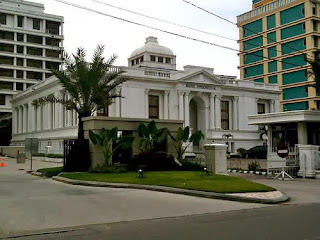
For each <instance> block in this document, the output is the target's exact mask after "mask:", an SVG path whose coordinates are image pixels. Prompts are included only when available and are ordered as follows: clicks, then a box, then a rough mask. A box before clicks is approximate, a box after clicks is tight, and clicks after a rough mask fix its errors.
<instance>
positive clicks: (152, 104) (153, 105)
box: [149, 95, 159, 119]
mask: <svg viewBox="0 0 320 240" xmlns="http://www.w3.org/2000/svg"><path fill="white" fill-rule="evenodd" d="M149 118H150V119H159V96H151V95H150V96H149Z"/></svg>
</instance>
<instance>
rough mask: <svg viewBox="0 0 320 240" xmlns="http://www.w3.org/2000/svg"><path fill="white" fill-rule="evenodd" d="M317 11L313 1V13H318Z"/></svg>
mask: <svg viewBox="0 0 320 240" xmlns="http://www.w3.org/2000/svg"><path fill="white" fill-rule="evenodd" d="M316 13H317V11H316V5H315V4H314V3H312V14H313V15H316Z"/></svg>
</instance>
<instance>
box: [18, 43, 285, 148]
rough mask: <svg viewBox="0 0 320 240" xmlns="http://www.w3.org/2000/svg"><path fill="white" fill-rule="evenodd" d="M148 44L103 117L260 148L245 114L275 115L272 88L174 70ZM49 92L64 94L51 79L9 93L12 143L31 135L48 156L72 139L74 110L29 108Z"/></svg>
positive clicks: (162, 51)
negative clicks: (177, 127)
mask: <svg viewBox="0 0 320 240" xmlns="http://www.w3.org/2000/svg"><path fill="white" fill-rule="evenodd" d="M150 41H152V45H153V46H151V47H145V48H140V49H143V50H142V51H141V50H139V49H138V50H139V51H137V50H136V51H135V52H134V54H133V55H131V57H130V58H129V59H128V61H129V64H128V65H129V67H123V69H124V70H125V71H126V73H125V74H126V75H128V76H130V77H131V80H129V81H127V82H125V83H123V84H122V85H121V86H119V87H118V88H117V91H119V92H120V93H121V95H122V96H123V97H124V98H118V99H115V101H114V103H113V104H112V105H110V106H109V108H108V116H109V117H125V118H160V119H171V120H184V122H185V126H190V127H191V128H192V130H193V131H195V130H202V131H203V132H204V134H205V136H206V142H207V143H212V142H213V141H214V142H215V143H225V142H226V139H224V138H223V137H222V136H223V135H224V134H232V135H233V139H230V145H229V150H230V151H231V152H235V151H236V149H238V148H240V147H244V148H247V149H248V148H250V147H253V146H255V145H262V142H263V141H262V140H261V139H260V134H259V132H258V127H257V126H250V125H248V117H247V116H248V115H253V114H257V113H258V104H259V106H260V111H261V108H262V109H263V110H264V111H265V112H266V113H269V112H277V111H279V88H278V86H277V85H268V84H261V83H254V82H248V81H241V80H236V77H232V76H223V75H216V74H214V70H213V69H212V68H205V67H197V66H185V67H184V70H176V67H175V66H176V65H175V64H176V56H174V55H173V54H172V52H170V51H168V50H167V48H162V47H161V46H160V45H158V44H157V42H156V38H153V37H151V38H148V39H147V41H146V45H150ZM141 56H143V58H141ZM151 56H155V58H151ZM137 59H138V60H137ZM132 61H134V62H132ZM150 66H151V67H150ZM49 94H64V92H63V88H62V86H61V85H60V84H59V82H58V80H57V79H56V78H54V77H50V78H48V79H46V80H45V81H43V82H41V83H38V84H37V85H35V86H33V87H31V88H29V89H27V90H26V91H24V92H22V93H20V94H18V95H15V97H14V99H13V101H12V103H13V107H14V114H13V138H12V145H20V144H23V142H24V139H25V138H26V137H36V138H40V139H41V141H40V142H41V146H40V149H41V150H44V148H45V146H47V145H52V150H53V152H62V139H64V138H74V137H76V135H77V116H76V114H75V113H74V112H72V111H65V109H64V108H63V107H62V106H61V105H60V104H54V105H52V104H49V105H45V106H43V107H41V108H38V109H37V111H35V109H34V108H33V107H32V106H31V103H32V101H33V100H34V99H38V98H40V97H44V96H47V95H49ZM150 101H151V102H150Z"/></svg>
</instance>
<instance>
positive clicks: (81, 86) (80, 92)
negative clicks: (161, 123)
mask: <svg viewBox="0 0 320 240" xmlns="http://www.w3.org/2000/svg"><path fill="white" fill-rule="evenodd" d="M103 52H104V46H103V45H98V46H97V48H96V49H95V51H94V54H93V57H92V61H91V63H90V62H87V61H86V51H85V50H84V49H83V48H78V49H77V52H76V54H72V56H70V55H68V54H64V65H65V68H66V70H65V71H57V70H52V74H53V75H54V76H56V77H57V78H58V79H59V81H60V83H61V85H62V86H63V88H64V89H65V91H66V92H67V93H68V94H69V95H70V97H71V98H69V99H65V98H62V97H56V96H54V95H50V96H47V97H44V98H40V99H37V100H35V101H33V106H34V107H35V108H37V107H38V106H40V105H44V104H47V103H49V102H51V103H60V104H62V105H64V106H65V107H66V109H67V110H75V111H76V112H77V113H78V119H79V125H78V139H80V140H82V139H84V132H83V121H82V118H83V117H89V116H92V115H93V113H94V112H95V111H97V110H100V109H105V108H106V107H107V106H108V105H110V104H112V101H113V99H114V98H118V97H121V95H120V94H116V93H115V91H114V90H115V88H116V87H117V86H118V85H119V84H121V83H123V82H125V81H127V80H128V77H124V76H123V75H122V74H123V73H124V71H123V70H122V69H121V68H117V69H116V70H114V69H115V68H114V67H113V64H114V62H115V60H116V59H117V56H116V55H112V56H111V57H110V58H109V59H108V60H105V58H104V57H103Z"/></svg>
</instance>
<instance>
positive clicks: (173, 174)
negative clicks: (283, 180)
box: [60, 171, 275, 193]
mask: <svg viewBox="0 0 320 240" xmlns="http://www.w3.org/2000/svg"><path fill="white" fill-rule="evenodd" d="M60 176H61V177H65V178H69V179H76V180H85V181H97V182H109V183H133V184H144V185H159V186H167V187H175V188H184V189H192V190H202V191H207V192H216V193H243V192H269V191H273V190H275V189H274V188H272V187H269V186H266V185H262V184H258V183H254V182H251V181H248V180H245V179H242V178H237V177H229V176H222V175H205V174H203V173H201V172H198V171H164V172H148V173H147V177H146V178H138V177H137V173H136V172H127V173H72V174H61V175H60Z"/></svg>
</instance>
